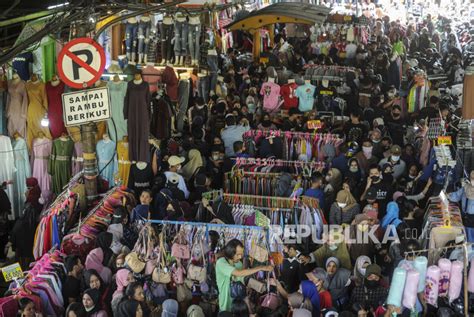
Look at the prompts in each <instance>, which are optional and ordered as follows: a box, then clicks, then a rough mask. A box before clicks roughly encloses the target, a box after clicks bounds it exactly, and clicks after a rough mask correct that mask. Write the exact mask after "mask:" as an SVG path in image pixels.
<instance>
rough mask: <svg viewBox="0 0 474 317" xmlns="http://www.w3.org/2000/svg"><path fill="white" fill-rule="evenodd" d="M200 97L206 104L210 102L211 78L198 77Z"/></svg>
mask: <svg viewBox="0 0 474 317" xmlns="http://www.w3.org/2000/svg"><path fill="white" fill-rule="evenodd" d="M197 86H198V87H197V88H198V96H199V97H201V98H202V99H204V102H205V103H207V102H208V101H209V76H204V77H198V83H197Z"/></svg>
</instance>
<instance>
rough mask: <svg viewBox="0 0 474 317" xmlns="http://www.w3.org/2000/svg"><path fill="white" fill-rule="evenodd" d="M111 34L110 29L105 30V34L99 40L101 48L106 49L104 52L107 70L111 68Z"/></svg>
mask: <svg viewBox="0 0 474 317" xmlns="http://www.w3.org/2000/svg"><path fill="white" fill-rule="evenodd" d="M110 32H111V30H110V29H107V30H105V31H104V32H102V33H101V34H100V35H99V38H98V39H97V43H99V45H100V46H102V47H103V48H104V52H105V61H106V63H105V68H106V69H107V68H109V66H110V60H111V58H110V55H111V54H110V53H111V52H110V47H111V46H110V44H111V43H110V41H111V38H110Z"/></svg>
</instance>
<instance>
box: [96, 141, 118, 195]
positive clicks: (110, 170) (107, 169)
mask: <svg viewBox="0 0 474 317" xmlns="http://www.w3.org/2000/svg"><path fill="white" fill-rule="evenodd" d="M114 156H115V142H113V141H111V140H100V141H99V142H97V161H98V165H99V172H100V175H102V177H103V178H105V179H106V180H107V181H108V182H109V186H110V187H112V186H114V185H115V180H114V174H115V172H116V171H117V166H116V165H117V160H116V159H114Z"/></svg>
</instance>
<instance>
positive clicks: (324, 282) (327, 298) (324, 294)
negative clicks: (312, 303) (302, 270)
mask: <svg viewBox="0 0 474 317" xmlns="http://www.w3.org/2000/svg"><path fill="white" fill-rule="evenodd" d="M306 276H307V277H308V279H309V280H310V281H312V282H313V283H314V285H316V287H317V289H318V293H319V300H320V307H321V310H325V309H329V308H331V307H332V297H331V293H330V292H329V291H328V290H327V289H328V286H329V276H328V273H327V272H326V271H325V270H324V269H322V268H320V267H317V268H315V269H314V270H313V271H312V272H310V273H307V274H306Z"/></svg>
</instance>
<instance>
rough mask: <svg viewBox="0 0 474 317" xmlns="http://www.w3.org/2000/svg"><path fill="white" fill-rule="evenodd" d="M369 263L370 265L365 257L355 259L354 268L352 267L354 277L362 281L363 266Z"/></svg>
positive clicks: (363, 275)
mask: <svg viewBox="0 0 474 317" xmlns="http://www.w3.org/2000/svg"><path fill="white" fill-rule="evenodd" d="M365 263H369V265H370V264H372V261H371V260H370V258H369V257H368V256H366V255H361V256H360V257H358V258H357V260H356V263H355V266H354V276H355V277H356V278H358V279H361V280H363V279H364V278H365V268H364V264H365Z"/></svg>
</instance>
